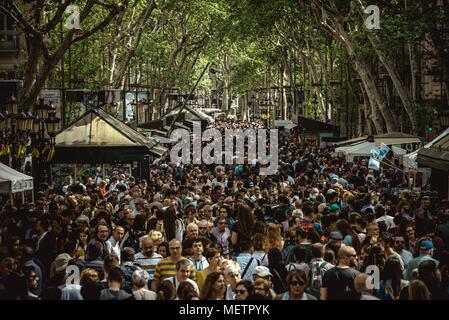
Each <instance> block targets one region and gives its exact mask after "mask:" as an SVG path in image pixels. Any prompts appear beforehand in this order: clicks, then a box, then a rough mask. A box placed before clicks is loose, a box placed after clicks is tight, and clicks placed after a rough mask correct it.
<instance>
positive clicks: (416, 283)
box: [408, 280, 432, 300]
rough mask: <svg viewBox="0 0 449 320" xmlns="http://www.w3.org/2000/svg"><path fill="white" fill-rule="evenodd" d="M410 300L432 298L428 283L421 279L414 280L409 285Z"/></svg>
mask: <svg viewBox="0 0 449 320" xmlns="http://www.w3.org/2000/svg"><path fill="white" fill-rule="evenodd" d="M408 295H409V300H430V299H431V296H432V295H431V294H430V291H429V289H428V288H427V286H426V284H425V283H424V282H422V281H421V280H412V281H410V285H409V287H408Z"/></svg>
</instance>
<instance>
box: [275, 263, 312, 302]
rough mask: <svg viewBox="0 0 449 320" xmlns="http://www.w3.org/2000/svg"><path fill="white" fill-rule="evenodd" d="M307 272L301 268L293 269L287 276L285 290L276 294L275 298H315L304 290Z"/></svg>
mask: <svg viewBox="0 0 449 320" xmlns="http://www.w3.org/2000/svg"><path fill="white" fill-rule="evenodd" d="M307 283H308V279H307V274H306V273H305V272H304V271H303V270H299V269H297V270H293V271H291V272H289V274H288V276H287V291H286V292H284V293H281V294H279V295H277V296H276V298H275V300H317V298H315V297H314V296H313V295H311V294H309V293H307V292H305V291H306V288H307Z"/></svg>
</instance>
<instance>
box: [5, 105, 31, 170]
mask: <svg viewBox="0 0 449 320" xmlns="http://www.w3.org/2000/svg"><path fill="white" fill-rule="evenodd" d="M32 121H33V116H32V115H31V113H30V112H28V110H25V109H23V110H19V107H18V105H17V100H16V98H15V97H14V96H11V97H10V98H9V99H8V101H7V103H6V110H5V111H4V113H0V130H1V135H0V139H1V150H0V156H3V157H4V159H3V161H4V162H6V163H7V164H8V166H9V165H11V167H13V168H15V169H18V170H20V169H21V166H22V159H23V158H24V156H25V154H26V148H27V145H28V142H29V134H30V132H31V129H32Z"/></svg>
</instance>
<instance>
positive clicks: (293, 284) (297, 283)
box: [290, 280, 305, 286]
mask: <svg viewBox="0 0 449 320" xmlns="http://www.w3.org/2000/svg"><path fill="white" fill-rule="evenodd" d="M304 284H305V283H304V281H301V280H293V281H292V282H290V285H292V286H297V285H300V286H303V285H304Z"/></svg>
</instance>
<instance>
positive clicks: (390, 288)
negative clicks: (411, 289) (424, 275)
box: [377, 257, 409, 300]
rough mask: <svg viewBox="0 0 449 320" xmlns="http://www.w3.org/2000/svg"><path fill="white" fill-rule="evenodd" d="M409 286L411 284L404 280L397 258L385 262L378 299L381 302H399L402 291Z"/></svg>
mask: <svg viewBox="0 0 449 320" xmlns="http://www.w3.org/2000/svg"><path fill="white" fill-rule="evenodd" d="M408 284H409V282H408V281H406V280H404V277H403V273H402V267H401V263H400V262H399V260H398V259H397V258H396V257H391V258H389V259H387V261H386V262H385V267H384V270H383V276H382V281H381V283H380V288H379V290H378V294H377V297H378V298H379V299H381V300H398V299H399V297H400V295H401V291H402V290H403V289H404V288H405V287H407V286H408Z"/></svg>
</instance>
